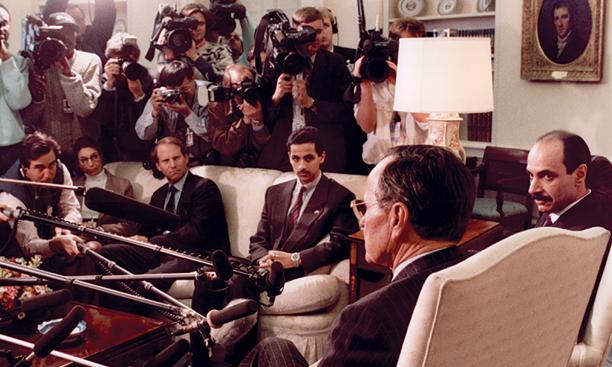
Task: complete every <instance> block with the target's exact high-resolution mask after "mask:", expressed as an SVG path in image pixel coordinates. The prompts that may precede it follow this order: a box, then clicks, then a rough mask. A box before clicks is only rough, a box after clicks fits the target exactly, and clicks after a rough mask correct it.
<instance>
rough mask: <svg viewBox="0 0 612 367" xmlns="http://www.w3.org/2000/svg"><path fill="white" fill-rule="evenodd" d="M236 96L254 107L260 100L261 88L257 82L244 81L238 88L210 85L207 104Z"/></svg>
mask: <svg viewBox="0 0 612 367" xmlns="http://www.w3.org/2000/svg"><path fill="white" fill-rule="evenodd" d="M236 96H238V97H240V98H242V99H243V100H245V101H247V102H248V103H249V104H250V105H251V106H255V105H257V102H258V101H259V100H260V96H261V86H260V85H259V83H257V82H254V81H251V80H245V81H243V82H242V83H240V87H238V88H232V87H223V86H220V85H211V86H209V87H208V101H209V102H221V101H227V100H231V99H233V98H234V97H236Z"/></svg>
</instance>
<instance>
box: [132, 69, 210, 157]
mask: <svg viewBox="0 0 612 367" xmlns="http://www.w3.org/2000/svg"><path fill="white" fill-rule="evenodd" d="M159 84H160V85H161V87H160V88H155V89H153V94H152V95H151V98H150V99H149V101H148V102H147V104H146V106H145V108H144V111H143V112H142V114H141V115H140V117H139V118H138V121H136V126H135V128H136V134H137V135H138V137H139V138H140V139H142V140H159V139H161V138H164V137H167V136H174V137H176V138H177V139H179V140H180V141H181V142H183V144H185V145H186V147H187V150H188V151H189V161H190V163H194V164H215V163H217V161H218V157H217V155H218V154H217V153H216V152H215V151H214V150H213V149H212V146H211V144H210V139H209V137H208V109H207V106H203V105H201V104H200V103H199V101H198V98H197V85H196V82H195V80H194V77H193V68H192V67H191V66H189V65H187V63H185V62H184V61H180V60H174V61H172V62H170V63H169V64H166V65H164V67H163V68H162V70H161V72H160V74H159Z"/></svg>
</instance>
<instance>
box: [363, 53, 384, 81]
mask: <svg viewBox="0 0 612 367" xmlns="http://www.w3.org/2000/svg"><path fill="white" fill-rule="evenodd" d="M364 61H365V60H364ZM361 69H362V70H363V71H365V73H361V74H362V75H365V78H366V79H368V80H370V81H373V82H374V83H380V82H383V81H385V80H386V79H387V77H388V76H389V71H390V70H389V65H387V61H386V60H385V59H383V58H378V57H376V58H373V59H370V60H367V61H366V62H364V63H363V64H362V67H361Z"/></svg>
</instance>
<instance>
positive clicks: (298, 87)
mask: <svg viewBox="0 0 612 367" xmlns="http://www.w3.org/2000/svg"><path fill="white" fill-rule="evenodd" d="M293 88H295V98H296V100H297V101H298V102H299V103H300V104H301V105H302V106H303V107H306V108H310V107H312V105H313V103H314V99H313V98H312V97H311V96H309V95H308V90H307V89H306V81H305V80H302V79H299V80H296V81H295V82H294V83H293Z"/></svg>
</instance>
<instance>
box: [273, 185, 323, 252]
mask: <svg viewBox="0 0 612 367" xmlns="http://www.w3.org/2000/svg"><path fill="white" fill-rule="evenodd" d="M328 192H329V179H328V178H327V177H325V176H324V175H321V180H320V181H319V184H318V185H317V187H316V188H315V191H314V192H313V193H312V196H311V197H310V200H308V203H307V204H306V208H304V212H303V213H302V216H301V217H300V220H299V221H298V222H297V224H296V225H295V228H294V230H293V232H291V233H289V234H288V235H289V237H287V240H286V241H285V244H284V246H283V248H284V249H285V251H287V252H291V250H292V249H293V247H294V246H295V245H299V244H300V243H301V242H302V239H303V238H304V237H305V236H306V235H308V233H310V228H311V227H312V225H313V224H314V223H316V222H317V220H318V219H319V217H320V216H321V215H322V214H323V209H324V207H325V202H326V201H327V195H328ZM296 250H297V249H296Z"/></svg>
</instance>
